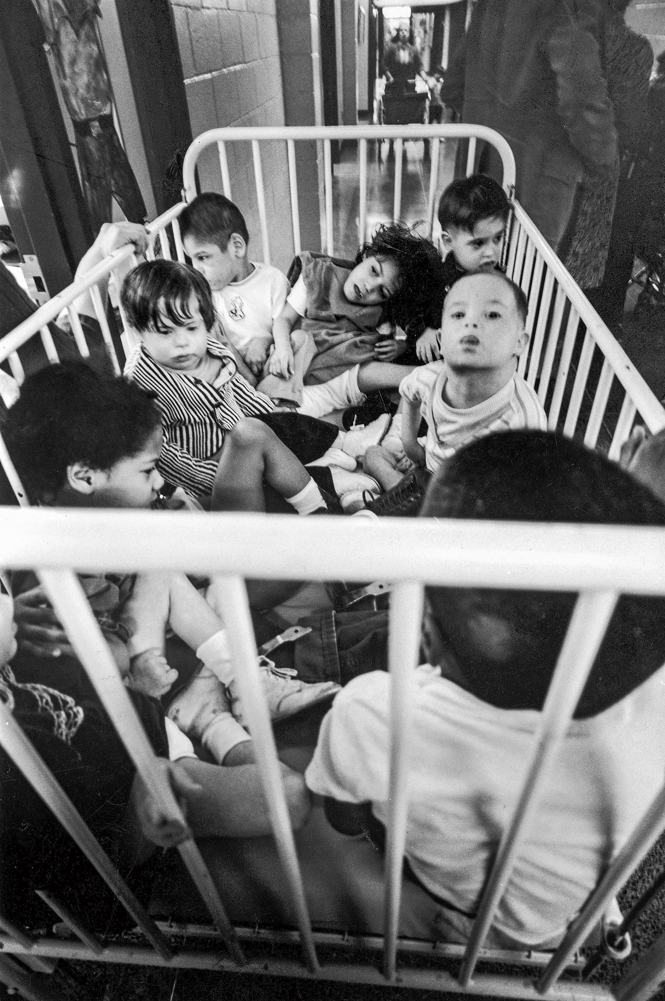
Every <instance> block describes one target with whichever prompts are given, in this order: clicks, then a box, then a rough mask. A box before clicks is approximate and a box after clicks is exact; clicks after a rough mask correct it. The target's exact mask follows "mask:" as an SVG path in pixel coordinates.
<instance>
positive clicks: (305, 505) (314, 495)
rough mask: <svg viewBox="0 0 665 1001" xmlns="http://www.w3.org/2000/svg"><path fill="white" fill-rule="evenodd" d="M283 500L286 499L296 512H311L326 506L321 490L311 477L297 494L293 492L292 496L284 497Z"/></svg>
mask: <svg viewBox="0 0 665 1001" xmlns="http://www.w3.org/2000/svg"><path fill="white" fill-rule="evenodd" d="M284 500H286V501H288V503H289V504H290V505H291V507H294V508H295V509H296V511H297V512H298V514H312V512H313V511H318V510H319V508H322V507H326V506H327V505H326V502H325V501H324V499H323V497H322V496H321V491H320V490H319V488H318V487H317V485H316V483H315V482H314V480H312V479H310V481H309V483H307V484H306V486H304V487H303V488H302V490H300V491H299V492H298V493H297V494H294V495H293V497H285V498H284Z"/></svg>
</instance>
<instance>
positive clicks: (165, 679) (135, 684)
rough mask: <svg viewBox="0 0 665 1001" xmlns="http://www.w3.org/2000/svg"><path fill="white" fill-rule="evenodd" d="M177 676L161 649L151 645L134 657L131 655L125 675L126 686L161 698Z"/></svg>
mask: <svg viewBox="0 0 665 1001" xmlns="http://www.w3.org/2000/svg"><path fill="white" fill-rule="evenodd" d="M177 677H178V672H177V671H176V670H175V668H173V667H170V666H169V663H168V661H167V659H166V657H165V656H164V655H163V653H162V651H161V650H158V649H157V648H156V647H151V648H150V649H149V650H144V651H143V653H140V654H138V655H137V656H136V657H132V660H131V665H130V668H129V674H128V675H127V687H128V688H131V689H133V690H134V691H135V692H143V694H144V695H152V697H153V698H155V699H161V697H162V695H166V693H167V692H168V691H169V689H170V688H171V685H172V684H173V682H174V681H176V679H177Z"/></svg>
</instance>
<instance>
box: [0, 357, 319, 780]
mask: <svg viewBox="0 0 665 1001" xmlns="http://www.w3.org/2000/svg"><path fill="white" fill-rule="evenodd" d="M3 431H4V435H5V439H6V443H7V448H8V449H9V453H10V455H11V457H12V460H13V461H14V463H15V465H16V468H17V471H18V473H19V476H20V477H21V480H22V482H23V484H24V486H25V488H26V490H27V492H28V497H29V499H30V501H31V502H32V503H38V504H47V505H51V506H55V507H69V508H76V509H81V508H106V507H123V508H145V507H148V506H149V505H150V504H151V503H152V502H153V501H154V499H155V497H156V495H157V492H158V491H159V489H160V488H161V486H162V485H163V480H162V478H161V476H160V474H159V472H158V470H157V461H158V459H159V454H160V448H161V443H162V430H161V418H160V413H159V410H158V408H157V406H156V404H155V401H154V400H153V399H152V398H150V397H149V396H148V395H147V394H145V393H144V392H143V391H142V390H140V389H139V388H138V387H137V386H135V385H133V384H132V383H129V382H127V381H126V380H124V379H121V378H108V377H106V378H105V377H102V376H100V375H97V374H96V373H95V372H93V371H92V370H91V369H90V368H89V367H88V366H87V365H85V364H84V363H83V362H70V363H67V364H64V365H49V366H47V367H46V368H45V369H43V370H41V371H40V372H37V373H35V374H34V375H32V376H30V377H29V378H28V379H26V381H25V383H24V384H23V386H22V389H21V396H20V398H19V400H18V401H17V403H15V404H14V406H13V407H12V408H11V409H10V410H9V413H8V415H7V417H6V420H5V424H4V428H3ZM155 517H157V515H155ZM35 584H36V580H35V577H34V574H31V573H29V574H22V575H20V576H19V577H18V578H17V579H16V589H17V593H18V594H19V597H18V600H17V604H18V606H19V608H20V613H19V618H20V619H21V620H22V623H21V624H22V628H23V639H24V640H26V647H25V648H26V651H27V652H29V653H30V654H32V655H36V656H37V657H38V658H39V657H40V655H41V656H47V657H50V658H52V657H53V654H54V653H55V652H58V653H59V654H60V655H61V656H62V655H63V654H66V656H63V659H62V661H61V660H58V668H57V669H58V670H65V668H64V667H62V664H64V663H65V662H66V663H67V664H69V661H70V658H73V650H72V649H71V647H70V646H69V642H68V640H67V637H66V636H65V635H64V634H63V633H62V632H61V631H60V630H59V627H58V626H57V622H56V621H55V619H54V615H53V612H52V611H50V610H48V609H46V610H45V609H44V608H43V607H42V606H43V605H44V604H45V596H44V593H43V591H42V589H41V588H39V587H35ZM82 584H83V586H84V590H85V592H86V594H87V596H88V600H89V603H90V605H91V608H92V609H93V612H94V613H95V615H96V617H97V619H98V622H99V623H100V626H101V628H102V631H103V633H104V636H105V638H106V640H107V643H108V644H109V647H110V648H111V651H112V653H113V655H114V658H115V660H116V664H117V666H118V669H119V671H120V673H121V675H122V676H123V677H125V678H127V681H128V684H129V686H130V687H131V688H132V689H134V690H136V691H140V692H143V693H144V694H147V695H151V696H154V697H163V696H166V695H167V693H168V692H169V691H170V689H171V687H172V685H173V683H174V682H175V681H176V680H177V674H176V672H175V671H174V670H173V669H172V668H171V667H170V666H169V664H168V662H167V660H166V659H165V657H164V641H165V630H166V626H167V624H168V625H169V626H170V627H171V629H172V630H173V632H174V633H175V634H176V635H177V636H179V637H180V638H181V639H182V640H183V641H184V642H185V643H186V644H187V645H188V646H189V647H190V648H191V649H192V650H195V651H196V653H197V657H198V659H199V660H201V661H202V662H203V664H204V670H203V673H202V675H201V678H200V679H199V681H198V682H197V684H196V685H195V686H194V687H193V688H192V691H190V694H189V696H188V698H187V699H186V700H185V703H184V704H183V703H182V702H177V699H176V702H177V704H176V703H171V704H170V707H169V717H170V719H169V720H168V723H167V736H168V737H169V740H170V742H171V745H173V747H175V749H176V750H177V753H178V756H179V757H185V756H191V755H192V754H193V751H192V748H191V744H189V742H188V741H187V740H186V739H185V738H183V736H182V734H180V733H178V730H177V728H176V727H174V726H173V723H172V722H171V719H172V720H174V721H175V722H177V724H178V725H179V726H180V727H181V728H182V729H183V730H186V732H187V733H188V734H189V735H190V736H193V737H195V738H196V739H197V740H199V741H200V742H201V743H202V744H203V746H204V747H205V748H206V750H207V751H208V752H209V753H210V754H211V755H212V756H213V757H214V758H215V760H216V761H217V762H218V763H219V764H224V765H227V766H228V765H233V764H242V763H246V762H248V761H251V760H252V750H251V748H252V745H251V742H250V741H249V736H248V734H247V732H246V730H244V728H243V726H242V724H243V723H244V719H245V717H244V712H243V707H242V704H241V702H240V699H239V697H238V693H237V689H236V684H235V671H234V668H233V664H232V663H231V661H230V657H229V653H228V648H227V643H226V636H225V631H224V625H223V622H222V620H221V619H220V618H219V616H218V615H216V614H215V612H214V611H213V609H212V608H211V607H210V605H209V604H208V603H207V602H206V600H205V599H204V598H203V597H202V596H201V595H200V594H199V593H198V592H197V591H196V589H195V588H194V587H193V585H192V584H191V583H190V582H189V580H188V579H187V577H185V575H184V574H157V573H151V574H139V575H116V574H113V575H106V574H97V575H94V576H90V575H88V576H85V577H83V578H82ZM36 623H37V624H38V626H39V628H38V630H37V633H36V636H35V632H34V630H33V631H32V632H31V630H30V628H29V625H30V624H33V625H34V624H36ZM53 630H55V633H54V632H53ZM35 640H36V642H35ZM54 644H60V645H59V646H55V647H54ZM37 665H38V666H39V660H38V661H37ZM51 666H52V665H51V664H50V665H49V667H51ZM54 669H55V668H54ZM31 670H33V671H34V665H33V667H32V668H31ZM45 670H48V668H45ZM260 670H261V678H262V683H263V688H264V692H265V694H266V698H267V701H268V706H269V710H270V713H271V717H272V718H273V719H280V718H285V717H287V716H290V715H293V714H294V713H296V712H299V711H300V710H302V709H303V708H306V707H309V706H310V705H313V704H315V703H317V702H319V701H322V700H323V699H326V698H329V697H330V696H331V695H332V694H334V692H335V691H336V690H337V686H336V685H331V684H328V683H324V684H313V685H305V684H304V683H303V682H301V681H299V680H297V679H295V678H294V677H283V676H280V675H279V674H277V673H275V672H274V671H273V670H272V669H271V667H270V664H269V663H268V662H267V661H263V662H262V663H261V667H260ZM206 679H207V688H206V699H205V701H206V706H205V707H204V708H205V712H203V715H202V711H201V705H200V704H199V702H200V699H199V701H198V702H196V704H194V702H193V700H194V699H196V698H197V696H198V694H199V693H200V692H201V691H202V688H203V686H204V685H205V683H206ZM220 681H221V682H222V684H221V685H220Z"/></svg>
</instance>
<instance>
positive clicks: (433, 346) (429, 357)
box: [416, 327, 441, 363]
mask: <svg viewBox="0 0 665 1001" xmlns="http://www.w3.org/2000/svg"><path fill="white" fill-rule="evenodd" d="M440 336H441V331H440V330H437V329H436V328H435V327H426V328H425V330H423V332H422V334H421V335H420V337H419V338H418V340H417V341H416V354H417V356H418V358H420V360H421V361H422V362H425V363H427V362H430V361H438V360H439V358H440V357H441V352H440V350H439V338H440Z"/></svg>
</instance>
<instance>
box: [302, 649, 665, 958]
mask: <svg viewBox="0 0 665 1001" xmlns="http://www.w3.org/2000/svg"><path fill="white" fill-rule="evenodd" d="M664 686H665V667H663V668H660V670H658V671H656V672H655V673H654V674H653V675H652V676H651V678H649V679H648V680H647V681H645V682H644V683H643V684H642V685H640V686H639V687H638V688H637V689H635V690H634V691H633V692H631V693H630V694H629V695H628V696H626V697H625V698H624V699H622V700H621V701H620V702H618V703H617V704H616V705H614V706H612V707H611V708H609V709H607V710H606V711H605V712H603V713H600V714H599V715H598V716H594V717H592V718H590V719H586V720H573V721H572V723H571V725H570V728H569V731H568V734H567V736H566V738H565V740H564V742H563V745H562V747H561V750H560V752H559V755H558V757H557V759H556V761H555V763H554V766H553V768H552V772H551V775H550V777H549V780H548V783H547V786H546V789H545V791H544V793H543V796H542V799H541V802H540V805H539V806H538V808H537V812H536V815H535V817H534V819H533V821H532V823H531V825H530V828H529V831H528V834H527V837H526V841H525V843H524V845H523V847H522V849H521V852H520V855H519V858H518V861H517V863H516V865H515V868H514V870H513V874H512V876H511V878H510V881H509V883H508V887H507V891H506V893H505V894H504V897H503V899H502V901H501V903H500V904H499V908H498V911H497V915H496V918H495V926H494V936H493V944H496V945H498V944H503V945H505V946H506V947H508V946H511V945H512V946H516V947H525V948H536V947H541V948H547V947H552V946H553V945H555V944H557V943H558V941H559V940H560V938H561V937H562V935H563V933H564V931H565V929H566V926H567V924H568V922H569V921H570V920H571V919H572V917H573V916H574V915H575V914H576V913H577V912H578V910H579V909H580V907H581V906H582V904H583V903H584V901H585V899H586V897H587V896H588V894H589V893H590V891H591V890H592V889H593V887H594V886H595V885H596V883H597V881H598V879H599V877H600V874H601V873H602V871H603V870H604V868H605V867H606V866H607V864H608V862H609V861H610V859H611V858H612V857H613V856H615V855H616V854H617V852H618V851H619V850H620V848H621V847H622V846H623V845H624V844H625V842H626V840H627V839H628V837H629V835H630V834H631V833H632V831H633V829H634V828H635V826H636V824H637V822H638V821H639V819H640V818H641V817H642V815H643V814H644V812H645V811H646V809H647V807H648V806H649V805H650V804H651V802H652V800H653V799H654V797H655V796H656V794H657V793H658V792H659V791H660V789H661V788H662V785H663V779H664V778H665V726H663V719H664V718H665V687H664ZM389 692H390V676H389V675H388V674H387V673H386V672H383V671H375V672H372V673H370V674H365V675H362V676H360V677H358V678H355V679H354V680H353V681H351V682H350V683H349V684H348V685H347V686H346V687H345V688H343V689H342V691H341V692H340V693H339V694H338V695H337V696H336V698H335V701H334V703H333V706H332V709H331V710H330V712H329V713H328V715H327V716H326V717H325V718H324V720H323V724H322V727H321V731H320V734H319V740H318V744H317V747H316V751H315V754H314V758H313V759H312V762H311V764H310V765H309V767H308V769H307V771H306V772H305V780H306V782H307V785H308V786H309V788H310V789H311V790H312V791H313V792H315V793H319V794H321V795H323V796H331V797H333V798H334V799H337V800H340V801H343V802H350V803H364V802H370V803H371V804H372V811H373V813H374V814H375V816H376V817H377V818H378V819H379V820H381V821H382V822H384V823H385V822H386V821H387V817H388V782H389V769H390V743H389V722H388V721H389ZM413 699H414V702H413V718H412V724H411V728H410V734H409V748H410V754H411V772H410V775H409V815H408V823H407V838H406V855H407V858H408V860H409V863H410V865H411V868H412V870H413V871H414V873H415V874H416V876H417V878H418V879H419V880H420V881H421V883H422V884H423V885H424V886H425V887H427V888H428V889H429V890H430V891H431V892H433V893H434V894H436V895H437V896H438V897H440V898H442V899H443V900H445V901H447V902H448V903H450V904H452V905H453V907H456V908H459V909H460V910H461V911H463V912H465V913H466V914H471V915H473V914H475V912H476V910H477V907H478V904H479V901H480V897H481V893H482V889H483V885H484V883H485V880H486V878H487V875H488V872H489V867H490V864H491V861H492V858H493V855H494V853H495V851H496V848H497V845H498V841H499V839H500V837H501V834H502V832H503V829H504V826H505V825H506V823H507V822H508V820H509V819H510V817H511V814H512V810H513V808H514V806H515V803H516V801H517V798H518V796H519V794H520V792H521V787H522V784H523V782H524V778H525V774H526V769H527V767H528V764H529V762H530V759H531V755H532V753H533V749H534V734H535V732H536V728H537V726H538V722H539V719H540V713H538V712H536V711H533V710H506V709H497V708H496V707H494V706H491V705H489V704H488V703H486V702H482V701H481V700H479V699H477V698H475V696H473V695H471V694H470V693H468V692H466V691H464V690H463V689H462V688H460V687H459V686H457V685H456V684H454V682H452V681H449V680H448V679H445V678H442V677H441V676H440V674H439V670H438V668H432V667H430V666H429V665H424V666H421V667H419V668H417V669H416V671H415V677H414V695H413ZM445 914H446V918H447V920H448V921H449V922H450V923H451V924H452V925H453V926H455V927H456V928H459V930H460V931H461V932H462V933H463V934H464V935H466V934H468V928H469V921H468V919H467V918H464V917H463V915H459V914H457V913H456V912H455V911H454V910H452V909H450V910H448V909H446V911H445Z"/></svg>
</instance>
